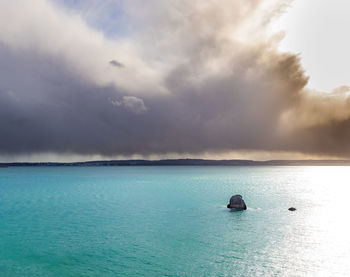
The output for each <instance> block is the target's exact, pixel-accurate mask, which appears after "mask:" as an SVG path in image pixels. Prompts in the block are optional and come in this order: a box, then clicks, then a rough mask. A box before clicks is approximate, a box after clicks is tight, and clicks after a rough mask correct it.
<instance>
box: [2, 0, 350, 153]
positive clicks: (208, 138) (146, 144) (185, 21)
mask: <svg viewBox="0 0 350 277" xmlns="http://www.w3.org/2000/svg"><path fill="white" fill-rule="evenodd" d="M265 2H268V1H257V0H255V1H253V0H250V1H244V3H243V2H241V1H236V2H233V1H225V0H220V4H221V5H218V4H215V3H209V2H208V3H204V4H203V3H202V2H190V1H180V0H178V1H170V2H167V3H164V1H156V0H153V1H152V4H154V5H156V4H157V5H158V8H159V10H157V11H156V10H154V9H149V10H147V8H145V9H144V10H143V11H142V12H141V13H139V12H135V10H134V9H133V8H134V7H135V5H140V3H139V2H138V1H130V2H129V4H125V7H124V8H125V10H126V12H129V13H130V14H129V17H130V18H133V21H132V22H130V24H131V25H133V27H134V28H133V29H134V30H137V31H136V32H135V33H132V34H130V38H129V40H127V41H115V42H112V41H108V40H106V39H104V38H103V36H102V35H101V34H99V33H96V32H95V31H94V30H90V29H89V28H88V27H86V26H85V25H84V24H83V23H82V22H81V21H80V19H77V18H75V17H73V19H72V18H71V17H69V16H68V15H66V14H64V13H63V12H61V11H59V9H58V11H57V12H56V9H57V7H54V6H52V5H50V4H49V2H46V1H41V0H36V1H35V3H36V4H37V5H42V8H43V9H47V12H46V13H45V16H50V18H47V22H49V23H47V24H46V25H45V26H42V25H41V24H39V25H37V24H36V23H35V22H36V21H35V19H33V20H31V19H30V16H29V19H28V14H29V15H31V14H32V13H33V14H32V15H33V16H34V15H35V12H32V13H31V12H30V11H27V12H26V13H24V12H23V14H21V11H20V12H18V11H16V13H12V14H11V11H12V12H13V11H15V9H14V7H12V6H13V5H12V4H11V1H5V2H4V3H2V4H0V8H4V9H3V10H5V12H6V13H8V14H9V17H8V18H7V20H8V25H7V26H10V27H7V29H6V30H5V29H4V30H0V61H1V63H0V127H1V128H0V153H2V154H26V153H46V152H54V153H67V154H69V153H74V154H83V155H91V154H101V155H104V156H109V155H115V154H122V155H132V154H141V155H148V154H162V153H202V152H220V151H231V150H240V149H246V150H267V151H297V152H300V151H301V152H304V153H314V154H330V155H338V156H348V155H350V147H349V146H350V145H349V144H350V143H349V138H350V132H349V131H347V130H349V127H350V112H349V107H350V101H349V98H348V96H347V94H346V93H347V89H346V88H347V87H345V86H344V87H342V88H339V89H338V90H336V91H335V92H334V93H331V94H320V93H317V92H312V91H309V90H307V89H306V88H305V86H306V84H307V80H308V78H307V77H306V76H305V74H304V71H303V69H302V67H301V66H300V61H299V57H298V56H296V55H294V54H289V53H280V52H279V51H278V50H277V45H276V43H275V42H274V40H273V39H270V38H268V37H265V36H263V37H261V32H264V24H267V22H268V21H269V20H268V19H270V18H271V17H273V16H275V15H276V14H278V13H280V12H281V11H282V10H283V7H284V6H283V5H280V4H279V5H274V6H273V7H272V9H271V6H266V5H265ZM285 3H286V2H284V4H285ZM23 4H25V2H23ZM11 5H12V6H11ZM150 6H152V5H150ZM12 8H13V9H12ZM267 11H270V12H267ZM51 13H52V14H51ZM48 14H49V15H48ZM50 14H51V15H50ZM0 15H1V14H0ZM10 15H12V16H15V17H16V20H12V19H11V17H10ZM4 16H5V14H4ZM52 17H56V19H55V20H52ZM62 17H64V19H65V20H62V22H61V21H60V19H61V18H62ZM26 20H27V21H28V20H29V22H30V24H28V22H27V21H26ZM32 21H33V22H32ZM24 22H26V23H27V25H25V24H24ZM50 22H51V23H50ZM57 22H59V24H61V23H62V24H66V25H67V26H66V28H63V29H66V30H69V29H74V28H76V29H75V31H76V32H79V34H80V37H79V39H76V34H73V35H69V34H67V32H61V33H60V29H55V30H56V31H57V32H58V33H56V34H55V37H56V40H55V42H52V41H51V40H48V39H47V36H50V35H48V34H51V31H52V29H53V28H55V26H56V24H58V23H57ZM0 23H1V22H0ZM11 24H12V25H11ZM59 24H58V25H59ZM28 26H29V27H28ZM258 26H259V28H261V29H259V30H260V32H257V31H256V28H257V27H258ZM11 27H13V28H11ZM136 27H137V28H136ZM0 28H1V27H0ZM246 32H247V33H248V35H247V36H246V37H244V36H243V38H242V33H246ZM9 33H11V34H12V35H9ZM28 33H29V34H32V35H33V36H34V35H35V40H32V37H31V36H29V37H28V35H27V34H28ZM140 47H141V49H142V50H139V48H140ZM116 55H118V56H121V57H123V62H124V60H125V64H127V65H128V66H125V67H124V65H123V64H121V63H120V62H118V61H116V60H113V59H111V57H113V56H116ZM108 61H111V62H108ZM110 65H114V66H117V67H121V68H122V70H117V69H116V68H113V67H111V66H110ZM129 65H130V66H129ZM344 148H345V150H344ZM347 148H349V150H346V149H347Z"/></svg>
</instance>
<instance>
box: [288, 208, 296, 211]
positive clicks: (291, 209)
mask: <svg viewBox="0 0 350 277" xmlns="http://www.w3.org/2000/svg"><path fill="white" fill-rule="evenodd" d="M296 210H297V209H296V208H294V207H290V208H289V209H288V211H292V212H294V211H296Z"/></svg>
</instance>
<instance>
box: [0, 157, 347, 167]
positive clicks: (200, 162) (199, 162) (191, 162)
mask: <svg viewBox="0 0 350 277" xmlns="http://www.w3.org/2000/svg"><path fill="white" fill-rule="evenodd" d="M19 166H22V167H24V166H350V160H269V161H253V160H204V159H168V160H111V161H86V162H68V163H64V162H63V163H59V162H33V163H31V162H14V163H0V168H6V167H19Z"/></svg>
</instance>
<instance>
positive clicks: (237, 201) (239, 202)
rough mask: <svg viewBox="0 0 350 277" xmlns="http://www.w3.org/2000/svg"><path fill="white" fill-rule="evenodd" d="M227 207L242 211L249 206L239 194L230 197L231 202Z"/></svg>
mask: <svg viewBox="0 0 350 277" xmlns="http://www.w3.org/2000/svg"><path fill="white" fill-rule="evenodd" d="M227 208H229V209H231V210H235V211H242V210H246V209H247V206H246V204H245V203H244V200H243V198H242V195H239V194H237V195H234V196H232V197H231V198H230V203H229V204H228V205H227Z"/></svg>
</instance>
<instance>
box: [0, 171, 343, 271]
mask: <svg viewBox="0 0 350 277" xmlns="http://www.w3.org/2000/svg"><path fill="white" fill-rule="evenodd" d="M233 194H241V195H243V198H244V200H245V202H246V204H247V206H248V210H246V211H243V212H229V211H228V209H227V208H226V204H227V203H228V200H229V198H230V196H231V195H233ZM349 194H350V168H349V167H297V166H296V167H287V166H285V167H278V166H275V167H267V166H266V167H249V166H246V167H230V166H227V167H219V166H213V167H209V166H208V167H196V166H187V167H182V166H173V167H171V166H170V167H166V166H164V167H142V166H140V167H21V168H20V167H12V168H11V167H10V168H1V169H0V276H11V277H12V276H350V262H349V261H350V235H349V234H350V217H349ZM291 206H293V207H296V208H297V211H295V212H290V211H288V208H289V207H291Z"/></svg>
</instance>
